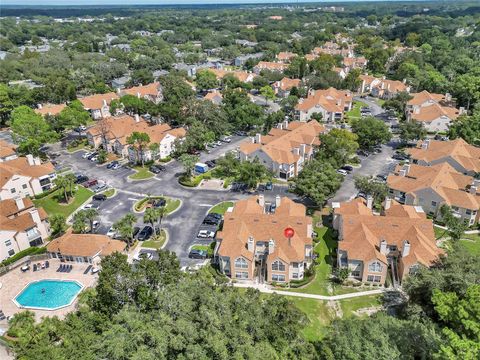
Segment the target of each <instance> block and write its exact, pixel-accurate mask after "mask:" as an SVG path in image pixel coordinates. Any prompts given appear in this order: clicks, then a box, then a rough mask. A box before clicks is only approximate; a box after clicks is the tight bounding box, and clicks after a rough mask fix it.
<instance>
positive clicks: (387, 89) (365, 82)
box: [359, 74, 410, 99]
mask: <svg viewBox="0 0 480 360" xmlns="http://www.w3.org/2000/svg"><path fill="white" fill-rule="evenodd" d="M360 80H361V84H360V88H359V93H361V94H364V93H369V94H371V95H372V96H375V97H378V98H381V99H391V98H393V97H395V96H396V95H398V94H399V93H401V92H407V93H409V92H410V86H409V85H407V84H406V80H403V81H398V80H387V79H386V78H385V77H382V78H376V77H374V76H371V75H368V74H365V75H360Z"/></svg>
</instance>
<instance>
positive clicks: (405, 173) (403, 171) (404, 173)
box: [398, 169, 407, 176]
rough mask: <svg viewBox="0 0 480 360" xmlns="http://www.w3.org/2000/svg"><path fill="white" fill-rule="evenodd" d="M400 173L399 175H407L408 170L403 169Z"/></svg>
mask: <svg viewBox="0 0 480 360" xmlns="http://www.w3.org/2000/svg"><path fill="white" fill-rule="evenodd" d="M398 175H399V176H406V175H407V171H406V170H404V169H402V170H400V171H399V172H398Z"/></svg>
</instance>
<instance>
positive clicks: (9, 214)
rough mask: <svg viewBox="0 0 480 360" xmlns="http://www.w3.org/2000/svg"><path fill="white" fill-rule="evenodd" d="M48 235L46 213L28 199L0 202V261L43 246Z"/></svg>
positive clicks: (18, 198) (17, 198) (48, 227)
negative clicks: (33, 247) (30, 248)
mask: <svg viewBox="0 0 480 360" xmlns="http://www.w3.org/2000/svg"><path fill="white" fill-rule="evenodd" d="M49 235H50V225H49V224H48V220H47V213H46V212H45V210H43V209H42V208H38V209H37V208H35V206H34V205H33V202H32V200H30V199H29V198H21V197H16V198H10V199H6V200H1V201H0V261H3V260H5V259H8V258H9V257H11V256H13V255H15V254H17V253H19V252H20V251H23V250H26V249H28V248H29V247H32V246H39V245H41V244H43V242H44V240H46V239H47V238H48V236H49Z"/></svg>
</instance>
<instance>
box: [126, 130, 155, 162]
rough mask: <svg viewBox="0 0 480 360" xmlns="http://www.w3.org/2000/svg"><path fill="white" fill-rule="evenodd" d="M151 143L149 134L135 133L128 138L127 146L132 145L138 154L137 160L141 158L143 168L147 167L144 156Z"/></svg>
mask: <svg viewBox="0 0 480 360" xmlns="http://www.w3.org/2000/svg"><path fill="white" fill-rule="evenodd" d="M149 142H150V136H148V134H147V133H143V132H138V131H134V132H133V133H132V135H130V136H129V137H127V144H129V145H132V146H133V147H134V148H135V149H136V152H137V159H138V158H140V160H141V163H142V167H144V166H145V158H144V156H143V154H144V149H145V146H147V145H148V143H149Z"/></svg>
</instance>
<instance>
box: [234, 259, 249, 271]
mask: <svg viewBox="0 0 480 360" xmlns="http://www.w3.org/2000/svg"><path fill="white" fill-rule="evenodd" d="M235 267H236V268H239V269H248V263H247V260H245V259H244V258H243V257H239V258H236V259H235Z"/></svg>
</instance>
